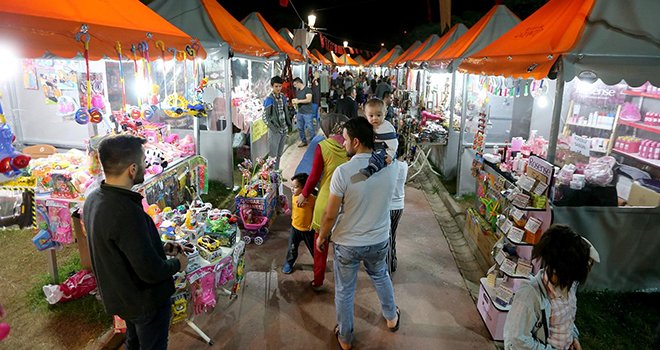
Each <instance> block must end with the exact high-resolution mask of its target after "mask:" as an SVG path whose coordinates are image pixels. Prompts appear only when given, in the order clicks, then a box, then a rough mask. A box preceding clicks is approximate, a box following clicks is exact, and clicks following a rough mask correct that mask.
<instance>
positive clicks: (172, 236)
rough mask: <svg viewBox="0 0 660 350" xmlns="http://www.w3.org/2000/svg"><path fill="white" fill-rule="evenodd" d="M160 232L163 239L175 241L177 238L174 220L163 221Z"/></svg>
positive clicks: (159, 228)
mask: <svg viewBox="0 0 660 350" xmlns="http://www.w3.org/2000/svg"><path fill="white" fill-rule="evenodd" d="M158 232H159V233H160V237H161V239H162V240H163V241H175V240H176V238H177V237H176V230H175V225H174V222H172V221H170V220H165V221H163V222H161V223H160V226H159V227H158Z"/></svg>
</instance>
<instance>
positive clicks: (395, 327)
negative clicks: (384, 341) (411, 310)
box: [387, 306, 401, 333]
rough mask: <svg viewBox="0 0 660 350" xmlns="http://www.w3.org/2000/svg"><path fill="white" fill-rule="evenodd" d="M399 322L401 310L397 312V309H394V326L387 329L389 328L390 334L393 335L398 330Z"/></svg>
mask: <svg viewBox="0 0 660 350" xmlns="http://www.w3.org/2000/svg"><path fill="white" fill-rule="evenodd" d="M400 322H401V310H399V307H398V306H397V307H396V325H395V326H394V327H391V328H390V327H387V328H389V330H390V332H392V333H394V332H396V331H398V330H399V323H400Z"/></svg>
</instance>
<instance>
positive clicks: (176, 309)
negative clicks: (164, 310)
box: [172, 293, 188, 324]
mask: <svg viewBox="0 0 660 350" xmlns="http://www.w3.org/2000/svg"><path fill="white" fill-rule="evenodd" d="M187 317H188V300H187V295H186V294H185V293H179V294H174V295H173V296H172V324H175V323H178V322H181V321H183V320H185V319H186V318H187Z"/></svg>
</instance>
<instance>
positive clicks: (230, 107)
mask: <svg viewBox="0 0 660 350" xmlns="http://www.w3.org/2000/svg"><path fill="white" fill-rule="evenodd" d="M149 7H150V8H151V9H153V10H154V11H156V12H157V13H158V14H160V15H161V16H162V17H163V18H165V19H167V20H168V21H170V22H171V23H172V24H174V25H175V26H177V27H178V28H180V29H181V30H183V31H184V32H186V33H188V34H190V35H193V36H195V37H197V38H199V40H200V42H201V44H202V46H203V47H205V48H207V49H208V51H209V52H210V54H209V59H207V60H205V61H204V62H203V66H204V69H206V70H207V71H208V72H210V73H211V74H210V75H208V74H207V76H208V77H209V79H210V80H211V81H212V84H210V87H211V89H209V91H208V92H207V94H206V95H207V98H208V99H209V100H210V101H212V102H211V104H212V105H213V110H212V111H211V117H210V120H209V125H207V126H206V127H205V128H206V129H207V130H203V131H201V137H200V141H201V142H200V152H201V154H202V155H204V156H207V157H209V159H214V160H217V162H216V161H214V162H211V165H210V166H211V168H210V169H209V172H210V174H211V176H212V178H220V179H222V181H223V182H225V183H226V184H227V185H229V184H233V178H232V171H231V169H232V168H233V161H232V159H233V152H232V149H233V148H238V147H240V146H241V145H243V144H245V143H246V141H251V140H252V139H251V138H249V137H246V136H248V135H249V134H250V132H251V125H252V121H254V120H257V119H259V118H258V117H257V115H258V116H260V114H259V113H260V106H261V105H262V100H263V97H264V96H266V94H267V92H269V91H270V90H269V89H266V88H264V87H262V86H255V84H253V83H252V81H257V79H261V78H263V76H265V75H270V74H271V73H272V72H271V70H272V63H267V61H268V60H267V57H270V56H272V55H274V54H275V52H274V51H273V50H272V49H271V48H270V47H269V46H268V45H267V44H265V43H264V42H263V41H262V40H260V39H259V38H257V37H256V36H255V35H254V34H253V33H252V32H250V31H249V30H248V29H247V28H245V27H244V26H243V25H242V24H241V23H240V22H239V21H237V20H236V19H235V18H234V17H232V16H231V14H229V12H227V11H226V10H225V9H224V8H223V7H222V6H221V5H220V4H218V3H217V2H215V1H207V0H196V1H185V2H180V1H173V0H158V1H154V2H152V3H150V4H149ZM253 61H254V63H252V62H253ZM253 68H254V70H253ZM252 71H254V74H251V72H252ZM268 79H270V76H269V77H268ZM258 129H260V128H258ZM235 130H236V131H237V132H236V133H234V131H235ZM257 136H259V135H257ZM262 136H263V133H262ZM257 140H258V138H257ZM264 140H265V141H264ZM264 140H261V141H260V142H258V143H257V145H256V147H255V152H256V153H263V152H264V151H265V152H267V145H268V142H267V138H265V139H264ZM234 141H237V142H234ZM264 145H265V146H264ZM232 146H235V147H232ZM219 150H220V151H219ZM256 156H258V155H255V157H256Z"/></svg>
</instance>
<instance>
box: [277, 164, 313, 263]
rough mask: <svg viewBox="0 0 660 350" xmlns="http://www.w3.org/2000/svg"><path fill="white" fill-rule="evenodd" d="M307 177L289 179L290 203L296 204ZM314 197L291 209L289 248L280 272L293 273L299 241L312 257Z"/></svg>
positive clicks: (295, 176) (297, 175)
mask: <svg viewBox="0 0 660 350" xmlns="http://www.w3.org/2000/svg"><path fill="white" fill-rule="evenodd" d="M307 177H308V175H307V174H305V173H300V174H296V175H294V176H293V177H292V178H291V183H292V186H293V187H292V189H291V190H292V191H293V198H292V202H291V203H296V201H297V199H298V196H299V195H300V193H301V192H302V190H303V188H304V187H305V183H306V182H307ZM315 201H316V197H314V196H309V198H307V202H306V203H305V204H304V205H303V206H302V207H299V206H297V205H293V206H292V208H291V235H290V236H289V248H288V249H287V252H286V261H285V262H284V266H282V272H283V273H285V274H290V273H291V272H293V264H295V263H296V259H297V258H298V247H299V246H300V241H304V242H305V245H306V246H307V249H308V250H309V253H310V254H311V255H312V257H313V256H314V231H313V230H312V217H313V216H314V203H315Z"/></svg>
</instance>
